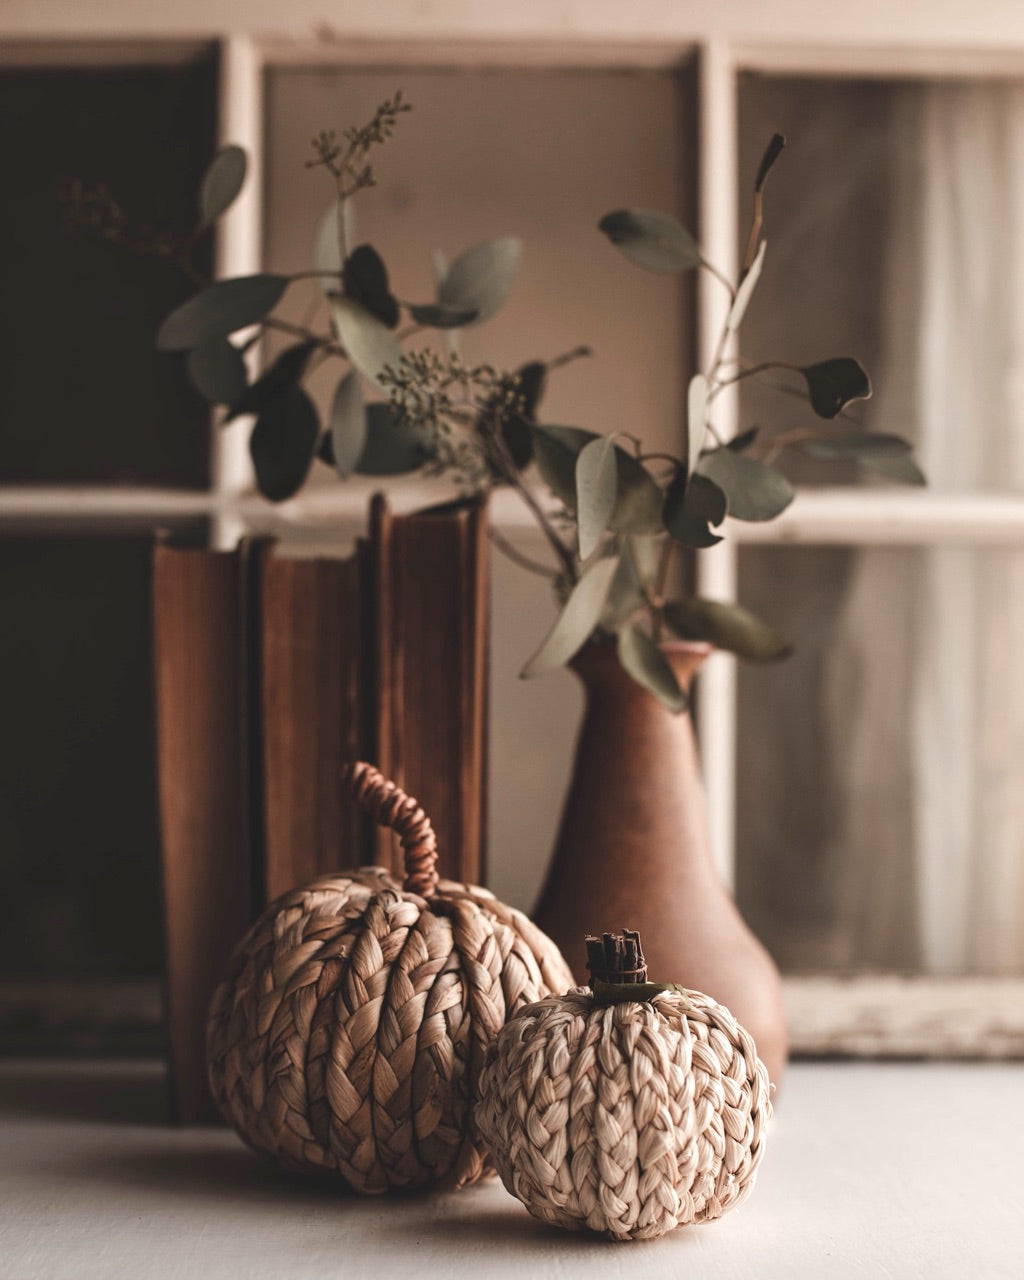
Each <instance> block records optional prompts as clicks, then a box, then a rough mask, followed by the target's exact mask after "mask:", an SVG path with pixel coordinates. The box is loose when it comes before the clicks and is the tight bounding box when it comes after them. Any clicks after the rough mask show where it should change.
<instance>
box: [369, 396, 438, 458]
mask: <svg viewBox="0 0 1024 1280" xmlns="http://www.w3.org/2000/svg"><path fill="white" fill-rule="evenodd" d="M433 452H434V450H433V442H432V440H431V437H430V435H429V434H428V433H427V432H426V431H425V430H424V429H423V428H422V427H413V426H410V425H409V424H408V423H407V422H404V421H402V420H401V419H400V418H399V417H398V415H397V414H396V413H395V412H394V410H393V409H392V408H391V406H390V405H389V404H371V405H367V407H366V444H365V446H364V447H363V452H362V453H361V454H360V456H359V461H358V462H357V463H356V472H357V473H358V474H359V475H361V476H399V475H405V474H407V473H408V472H410V471H419V469H420V467H422V466H423V464H424V463H425V462H429V460H430V458H431V457H432V456H433Z"/></svg>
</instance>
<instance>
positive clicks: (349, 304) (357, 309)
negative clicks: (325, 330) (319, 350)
mask: <svg viewBox="0 0 1024 1280" xmlns="http://www.w3.org/2000/svg"><path fill="white" fill-rule="evenodd" d="M331 314H332V316H333V317H334V325H335V328H336V329H337V331H338V337H339V338H340V339H341V344H342V346H343V347H344V348H345V351H346V354H347V355H348V358H349V360H351V361H352V363H353V364H354V365H355V367H356V368H357V369H358V370H359V372H360V373H361V374H362V375H363V377H364V378H367V379H369V381H370V382H372V383H374V385H375V386H378V387H379V386H381V382H380V375H381V374H382V373H383V372H384V370H385V369H386V368H390V369H393V370H397V369H398V366H399V365H400V364H401V363H402V348H401V347H400V346H399V344H398V339H397V338H396V337H395V335H394V334H393V333H392V332H391V330H390V329H389V328H388V327H387V325H386V324H384V323H383V321H381V320H378V319H377V317H376V316H373V315H371V314H370V313H369V311H367V310H366V308H365V307H361V306H360V305H359V303H358V302H353V301H352V299H351V298H339V297H332V298H331Z"/></svg>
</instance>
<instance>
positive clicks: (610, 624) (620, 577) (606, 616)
mask: <svg viewBox="0 0 1024 1280" xmlns="http://www.w3.org/2000/svg"><path fill="white" fill-rule="evenodd" d="M634 541H639V539H634ZM643 602H644V596H643V592H642V590H641V589H640V579H639V577H638V576H637V566H636V564H635V563H634V559H633V556H631V555H630V554H629V552H628V551H623V553H622V555H621V556H619V563H618V567H617V568H616V570H615V574H614V576H613V577H612V585H611V587H610V588H609V590H608V597H607V599H606V600H605V602H604V609H603V610H602V611H601V619H600V622H599V625H600V626H601V627H602V628H604V629H605V630H609V631H617V630H618V629H619V627H620V626H621V624H622V623H623V622H624V621H625V619H626V618H628V617H629V616H630V614H632V613H634V612H635V611H636V610H637V609H639V608H640V606H641V605H642V604H643Z"/></svg>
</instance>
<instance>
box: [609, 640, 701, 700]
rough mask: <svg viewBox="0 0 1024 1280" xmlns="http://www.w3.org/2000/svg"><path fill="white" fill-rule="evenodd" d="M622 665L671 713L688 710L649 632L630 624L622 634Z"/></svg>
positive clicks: (681, 691) (668, 667) (674, 678)
mask: <svg viewBox="0 0 1024 1280" xmlns="http://www.w3.org/2000/svg"><path fill="white" fill-rule="evenodd" d="M618 647H619V662H620V663H621V664H622V667H623V670H625V671H626V672H628V673H629V675H631V676H632V677H633V679H634V680H635V681H636V682H637V684H640V685H643V687H644V688H645V689H646V690H647V691H648V692H649V693H653V694H654V696H655V697H656V698H657V699H658V701H659V702H661V703H663V704H664V706H666V707H668V709H669V711H672V712H675V713H676V714H678V713H679V712H680V711H685V710H686V708H687V707H688V706H689V699H688V698H687V696H686V693H685V692H684V690H682V689H681V688H680V687H679V681H678V680H677V679H676V677H675V672H674V671H673V670H672V668H671V667H670V666H669V665H668V662H667V661H666V659H665V655H664V654H663V653H662V652H661V650H660V649H659V648H658V646H657V645H656V644H655V643H654V641H653V640H652V639H651V637H650V636H649V635H648V634H647V632H646V631H643V630H641V628H640V627H638V626H637V625H636V624H635V623H630V624H629V625H628V626H626V627H623V628H622V630H621V631H620V632H619V638H618Z"/></svg>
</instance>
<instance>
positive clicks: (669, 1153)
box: [477, 931, 771, 1240]
mask: <svg viewBox="0 0 1024 1280" xmlns="http://www.w3.org/2000/svg"><path fill="white" fill-rule="evenodd" d="M587 949H588V953H589V954H590V961H589V963H590V970H591V975H592V979H591V980H592V986H593V990H590V989H588V988H586V987H577V988H576V989H575V990H573V991H569V992H567V993H566V994H565V995H561V996H559V995H552V996H548V997H546V998H545V999H542V1000H539V1001H538V1002H537V1003H536V1004H533V1005H529V1006H527V1007H526V1008H524V1009H520V1010H519V1012H518V1013H517V1014H516V1015H514V1016H513V1017H512V1018H511V1019H510V1021H509V1023H508V1025H507V1026H506V1027H505V1028H504V1029H503V1030H502V1031H501V1033H500V1034H499V1035H498V1037H497V1039H496V1040H495V1042H494V1044H492V1046H491V1048H490V1050H489V1052H488V1055H487V1063H486V1066H485V1068H484V1071H483V1074H482V1076H481V1079H480V1102H479V1104H478V1106H477V1120H478V1123H479V1125H480V1131H481V1133H482V1134H483V1137H484V1139H485V1140H486V1141H487V1143H488V1144H489V1146H490V1150H491V1151H492V1152H493V1155H494V1161H495V1164H496V1165H497V1167H498V1172H499V1173H500V1174H501V1178H502V1181H503V1182H504V1184H505V1186H506V1187H507V1188H508V1190H509V1191H511V1192H512V1194H513V1195H514V1196H518V1198H519V1199H520V1200H521V1201H522V1202H523V1204H525V1205H526V1207H527V1209H529V1211H530V1212H531V1213H532V1214H533V1215H534V1216H535V1217H538V1218H541V1219H542V1220H543V1221H545V1222H550V1223H552V1224H553V1225H555V1226H560V1227H568V1228H570V1229H580V1228H589V1229H590V1230H592V1231H598V1232H601V1233H603V1234H604V1235H607V1236H609V1237H611V1239H613V1240H638V1239H650V1238H652V1237H654V1236H660V1235H663V1234H664V1233H665V1232H666V1231H671V1230H672V1229H673V1228H675V1227H679V1226H684V1225H685V1224H687V1223H692V1222H708V1221H710V1220H711V1219H713V1218H717V1217H719V1216H720V1215H721V1214H723V1213H725V1212H726V1210H728V1209H731V1208H733V1207H734V1206H735V1205H737V1204H739V1202H740V1201H741V1200H742V1199H743V1198H744V1197H745V1196H746V1195H747V1194H748V1192H749V1191H750V1190H751V1188H752V1187H753V1185H754V1175H755V1173H756V1171H757V1166H758V1163H759V1162H760V1159H761V1155H762V1153H763V1150H764V1129H765V1125H766V1123H767V1121H768V1118H769V1116H770V1115H771V1102H770V1100H769V1085H768V1072H767V1069H766V1068H765V1066H764V1063H763V1062H761V1060H760V1059H759V1058H758V1056H757V1052H756V1049H755V1047H754V1042H753V1041H752V1040H751V1038H750V1036H749V1035H748V1034H747V1032H746V1031H744V1030H743V1028H742V1027H741V1026H740V1025H739V1024H738V1023H737V1021H736V1019H735V1018H734V1017H733V1016H732V1014H731V1013H729V1011H728V1009H725V1008H724V1007H723V1006H722V1005H720V1004H717V1003H716V1002H715V1001H714V1000H712V999H711V998H710V997H709V996H705V995H702V994H701V993H700V992H699V991H688V990H686V989H685V988H683V987H669V986H666V985H665V984H654V983H647V982H646V976H647V972H646V968H645V967H644V965H643V954H642V952H641V950H640V941H639V936H638V935H637V934H635V933H630V932H628V931H627V932H626V933H625V934H624V935H613V934H605V935H604V938H603V939H598V938H588V939H587Z"/></svg>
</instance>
